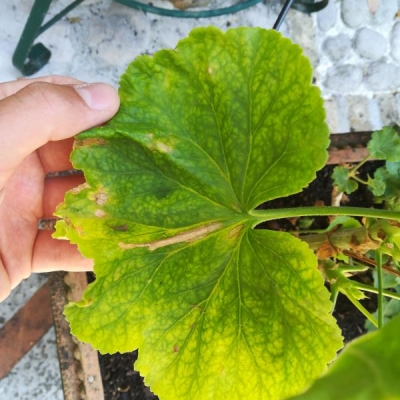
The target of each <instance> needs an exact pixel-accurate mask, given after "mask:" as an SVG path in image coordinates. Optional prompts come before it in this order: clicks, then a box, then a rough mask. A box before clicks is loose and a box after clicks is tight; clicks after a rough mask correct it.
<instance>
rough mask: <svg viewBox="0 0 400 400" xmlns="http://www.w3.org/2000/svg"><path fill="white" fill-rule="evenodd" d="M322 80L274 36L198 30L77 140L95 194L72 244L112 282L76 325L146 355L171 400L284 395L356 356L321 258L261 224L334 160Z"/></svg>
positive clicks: (64, 211) (112, 346) (78, 311)
mask: <svg viewBox="0 0 400 400" xmlns="http://www.w3.org/2000/svg"><path fill="white" fill-rule="evenodd" d="M310 81H311V67H310V64H309V62H308V60H307V59H306V58H304V56H303V55H302V54H301V50H300V48H299V47H298V46H296V45H293V44H292V43H291V42H290V41H289V40H287V39H284V38H282V36H281V35H280V34H278V33H276V32H274V31H266V30H263V29H258V28H257V29H256V28H240V29H235V30H229V31H228V32H227V33H222V32H220V31H219V30H217V29H216V28H211V27H210V28H201V29H196V30H194V31H193V32H192V33H191V35H190V36H189V38H187V39H185V40H183V41H181V42H180V43H179V44H178V46H177V49H175V50H166V51H161V52H158V53H156V54H155V55H154V57H148V56H143V57H139V58H138V59H137V60H136V61H135V62H133V63H132V64H131V65H130V66H129V68H128V70H127V72H126V74H125V75H124V76H123V77H122V80H121V89H120V96H121V101H122V105H121V109H120V111H119V113H118V114H117V116H116V117H115V118H114V119H113V120H111V121H110V122H109V123H108V124H107V125H106V126H104V127H101V128H96V129H94V130H91V131H88V132H85V133H83V134H81V135H79V137H78V139H77V141H76V144H75V150H74V152H73V155H72V161H73V163H74V165H75V167H76V168H81V169H83V171H84V173H85V177H86V181H87V183H86V184H84V185H82V186H81V187H78V188H76V189H74V190H72V191H71V192H69V193H68V194H67V195H66V199H65V202H64V203H63V204H62V205H60V207H59V208H58V210H57V215H58V216H60V217H62V218H63V220H62V221H59V222H58V226H57V233H56V236H57V237H59V238H68V239H69V240H70V241H72V242H74V243H77V244H78V246H79V249H80V251H81V252H82V253H83V254H84V255H85V256H87V257H91V258H94V260H95V273H96V281H95V282H94V283H93V284H91V285H90V286H89V288H88V289H87V291H86V292H85V295H84V298H83V300H82V301H81V302H79V303H76V304H71V305H70V306H69V307H68V308H67V309H66V315H67V318H68V320H69V321H70V323H71V328H72V332H73V333H74V334H75V335H77V336H78V338H80V339H81V340H83V341H87V342H91V343H92V344H93V345H94V346H95V347H96V348H98V349H99V350H100V351H101V352H110V353H112V352H116V351H130V350H133V349H136V348H139V360H138V362H137V364H136V367H137V368H138V369H139V371H140V372H141V374H142V375H144V376H145V380H146V383H147V384H149V385H150V386H151V388H152V389H153V390H154V391H155V392H156V393H157V394H158V395H159V396H160V398H161V399H162V400H168V399H171V400H186V399H190V400H211V399H216V398H218V399H229V400H236V399H241V400H242V399H252V400H258V399H259V400H261V399H280V398H284V397H285V396H289V395H292V394H294V393H296V392H298V391H299V390H301V389H303V388H304V387H306V386H307V384H308V383H309V381H310V380H311V379H314V378H315V377H317V376H318V374H320V373H321V371H323V369H324V368H325V366H326V363H327V362H329V361H331V360H332V359H333V358H334V357H335V354H336V351H337V349H338V348H339V347H340V346H341V337H340V334H339V330H338V328H337V326H336V324H335V321H334V320H333V318H332V317H331V316H330V314H329V310H330V308H331V304H330V302H329V295H328V292H327V291H326V290H325V289H324V287H323V280H322V277H321V274H320V273H319V272H318V271H317V268H316V267H317V265H316V264H317V262H316V259H315V256H314V255H313V253H312V252H311V250H309V249H308V248H307V246H306V245H305V244H303V243H302V242H301V241H299V240H298V239H296V238H294V237H292V236H291V235H289V234H286V233H281V232H271V231H261V230H255V229H254V227H255V225H256V224H257V223H258V222H259V220H258V219H256V217H254V216H253V215H252V210H253V209H254V208H255V207H256V206H257V205H259V204H260V203H262V202H264V201H266V200H268V199H273V198H276V197H279V196H285V195H288V194H291V193H294V192H296V191H299V190H300V189H301V188H302V187H304V186H305V185H307V184H308V183H309V182H310V181H311V180H312V179H313V177H314V176H315V172H316V170H317V169H319V168H320V167H321V166H322V165H323V164H324V162H325V160H326V147H327V143H328V132H327V128H326V125H325V123H324V111H323V108H322V101H321V99H320V96H319V91H318V89H317V88H315V87H313V86H311V85H310Z"/></svg>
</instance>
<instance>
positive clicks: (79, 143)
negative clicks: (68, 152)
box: [74, 138, 107, 149]
mask: <svg viewBox="0 0 400 400" xmlns="http://www.w3.org/2000/svg"><path fill="white" fill-rule="evenodd" d="M106 144H107V142H106V141H105V140H104V139H100V138H87V139H82V140H81V139H75V142H74V149H77V148H78V147H85V146H105V145H106Z"/></svg>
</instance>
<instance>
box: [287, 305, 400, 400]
mask: <svg viewBox="0 0 400 400" xmlns="http://www.w3.org/2000/svg"><path fill="white" fill-rule="evenodd" d="M392 301H393V300H392ZM399 332H400V316H397V317H396V318H394V319H392V320H391V321H390V322H388V323H387V324H386V325H385V326H384V327H383V328H382V329H380V330H379V331H376V332H373V333H369V334H367V335H365V336H363V337H361V338H359V339H357V340H355V341H353V342H352V343H350V344H349V345H348V346H347V347H346V348H345V349H344V350H343V352H342V353H341V354H340V356H339V358H338V359H337V360H336V361H335V362H334V363H333V365H332V366H331V367H330V369H329V370H328V372H327V374H326V375H325V376H323V377H322V378H320V379H318V380H317V381H316V382H315V383H314V384H313V385H312V386H311V388H310V389H309V390H308V391H307V392H305V393H304V394H302V395H300V396H296V397H294V398H292V400H337V399H340V400H378V399H379V400H396V399H399V393H400V380H399V375H400V358H399V354H400V341H399Z"/></svg>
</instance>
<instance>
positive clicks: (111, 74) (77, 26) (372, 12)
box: [0, 0, 400, 399]
mask: <svg viewBox="0 0 400 400" xmlns="http://www.w3.org/2000/svg"><path fill="white" fill-rule="evenodd" d="M71 2H72V1H71V0H55V1H54V2H53V5H52V7H51V10H50V13H49V17H51V16H54V15H55V14H56V13H57V12H58V11H60V10H61V9H63V7H65V6H66V5H68V4H70V3H71ZM32 4H33V0H2V1H1V2H0V82H2V81H7V80H13V79H16V78H19V77H20V75H21V74H20V73H19V72H18V71H17V70H16V69H15V68H14V67H13V66H12V64H11V57H12V54H13V51H14V49H15V46H16V44H17V40H18V38H19V36H20V34H21V32H22V29H23V26H24V24H25V22H26V19H27V17H28V14H29V12H30V9H31V7H32ZM399 9H400V0H330V2H329V6H328V7H327V8H326V9H325V10H323V11H322V12H320V13H318V14H317V15H312V16H308V15H304V14H301V13H299V12H296V11H293V10H291V11H290V12H289V14H288V16H287V19H286V21H285V22H284V24H283V26H282V28H281V32H282V33H283V34H284V35H286V36H288V37H291V38H292V39H293V40H294V41H295V42H297V43H299V44H300V45H301V46H302V47H303V49H304V52H305V54H306V55H307V56H308V57H310V59H311V62H312V64H313V66H314V76H315V83H316V85H318V86H319V87H320V88H321V91H322V95H323V97H324V99H325V107H326V110H327V122H328V125H329V127H330V130H331V132H332V133H339V132H349V131H352V130H355V131H365V130H374V129H380V128H381V127H382V126H383V125H385V124H394V123H398V124H400V94H399V93H398V92H399V88H400V17H399ZM278 10H279V0H271V1H268V0H267V5H264V4H258V5H256V6H254V7H251V8H249V9H247V10H244V11H241V12H239V13H237V14H234V15H227V16H222V17H217V18H212V19H197V20H192V19H175V18H171V17H161V16H158V15H153V14H146V13H143V12H141V11H137V10H134V9H130V8H128V7H126V6H123V5H120V4H117V3H115V2H112V1H111V0H86V1H85V2H84V3H83V4H82V5H81V6H79V7H78V8H76V9H75V10H74V11H73V12H71V13H70V14H69V15H68V16H67V17H66V18H64V19H63V20H61V21H59V22H58V23H57V24H56V25H55V26H53V27H52V28H51V29H50V30H48V31H46V32H45V33H44V34H43V35H41V36H40V38H39V41H41V42H43V43H44V44H45V45H46V46H47V47H49V48H50V49H51V51H52V58H51V60H50V63H49V64H48V65H47V66H46V67H45V68H43V69H42V70H41V71H40V72H39V73H37V74H36V75H35V76H42V75H48V74H64V75H70V76H74V77H76V78H79V79H82V80H85V81H89V82H93V81H105V82H109V83H111V84H113V85H114V86H117V85H118V79H119V76H120V75H121V74H122V73H123V72H124V70H125V68H126V66H127V65H128V63H129V62H130V61H132V60H133V59H134V58H135V57H136V56H138V55H139V54H144V53H146V54H152V53H154V52H155V51H157V50H159V49H161V48H163V47H166V48H172V47H174V46H175V45H176V43H177V41H178V40H179V39H181V38H183V37H185V36H186V35H187V34H188V32H189V31H190V30H191V29H192V28H193V27H196V26H206V25H211V24H212V25H215V26H218V27H220V28H222V29H227V28H228V27H236V26H243V25H244V26H260V27H264V28H271V27H272V25H273V23H274V21H275V19H276V16H277V13H278ZM36 281H37V278H36V277H32V278H31V279H30V280H29V281H27V282H28V283H29V282H33V283H32V285H33V286H32V287H36V286H35V284H36V285H37V282H36ZM35 282H36V283H35ZM28 287H31V286H29V284H28ZM23 288H24V287H21V289H18V292H16V293H15V294H14V295H13V297H12V298H10V301H9V302H6V303H3V304H1V305H0V322H1V323H4V322H5V321H6V320H7V319H8V318H9V316H11V315H12V313H13V312H14V310H15V305H16V304H18V301H19V300H18V298H19V296H21V293H22V294H23V293H26V292H24V290H23ZM11 303H14V306H13V307H12V304H11ZM54 342H55V337H54V331H51V330H50V331H49V332H48V333H47V334H46V336H45V337H43V339H42V340H41V341H40V343H38V344H37V346H35V348H34V349H32V351H31V352H30V353H29V354H27V355H26V356H25V357H24V359H23V360H21V362H20V363H19V365H17V367H16V368H15V369H14V370H13V372H12V373H11V374H10V375H9V376H7V377H6V378H4V379H3V380H1V381H0V398H1V399H8V398H10V399H11V398H18V399H35V398H40V399H44V398H46V397H44V396H43V393H46V392H48V393H50V397H47V398H51V399H58V398H62V393H61V382H60V377H59V374H58V372H57V371H56V370H57V368H55V365H56V363H57V360H56V352H55V345H54ZM50 383H51V385H50ZM35 385H36V386H35ZM33 387H34V388H33Z"/></svg>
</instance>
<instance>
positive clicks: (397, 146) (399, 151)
mask: <svg viewBox="0 0 400 400" xmlns="http://www.w3.org/2000/svg"><path fill="white" fill-rule="evenodd" d="M367 147H368V150H369V152H370V154H371V156H372V157H373V158H376V159H378V160H387V161H400V136H399V134H398V132H397V131H396V130H395V129H394V128H393V127H390V126H385V127H384V128H383V129H381V130H380V131H376V132H374V133H373V134H372V137H371V140H370V141H369V142H368V146H367Z"/></svg>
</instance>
